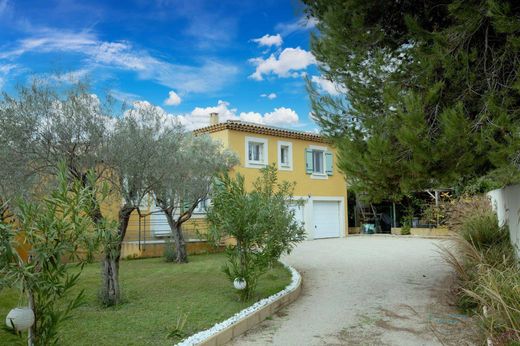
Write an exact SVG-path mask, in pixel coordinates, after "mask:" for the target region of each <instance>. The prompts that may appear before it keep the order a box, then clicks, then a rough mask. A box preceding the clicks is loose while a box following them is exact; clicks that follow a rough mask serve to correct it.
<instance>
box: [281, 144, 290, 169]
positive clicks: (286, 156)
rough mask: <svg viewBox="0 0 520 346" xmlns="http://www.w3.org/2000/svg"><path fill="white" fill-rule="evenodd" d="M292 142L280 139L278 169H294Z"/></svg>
mask: <svg viewBox="0 0 520 346" xmlns="http://www.w3.org/2000/svg"><path fill="white" fill-rule="evenodd" d="M292 156H293V155H292V143H291V142H282V141H278V169H279V170H286V171H290V170H292V161H293V158H292Z"/></svg>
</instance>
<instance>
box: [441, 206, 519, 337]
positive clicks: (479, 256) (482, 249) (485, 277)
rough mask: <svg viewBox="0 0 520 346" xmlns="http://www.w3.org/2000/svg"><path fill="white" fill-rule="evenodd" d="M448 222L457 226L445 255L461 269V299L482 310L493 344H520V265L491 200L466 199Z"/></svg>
mask: <svg viewBox="0 0 520 346" xmlns="http://www.w3.org/2000/svg"><path fill="white" fill-rule="evenodd" d="M451 215H452V216H451V219H450V222H449V224H450V225H451V227H452V229H453V230H454V231H455V232H456V233H455V235H454V236H453V238H452V239H453V242H452V244H453V247H452V248H444V249H443V250H444V258H445V260H446V261H447V262H448V263H449V264H450V265H451V266H452V267H453V268H454V269H455V271H456V273H457V274H458V278H459V280H458V287H457V288H456V291H457V296H458V304H459V306H460V307H461V308H462V309H463V310H465V311H473V312H475V313H477V314H478V315H480V318H481V321H482V327H483V329H484V331H485V333H486V335H487V336H488V337H489V338H490V339H491V340H492V341H493V344H494V345H520V265H519V262H518V259H516V258H515V255H514V250H513V247H512V245H511V242H510V239H509V232H508V230H507V228H506V227H500V226H499V224H498V219H497V216H496V214H495V213H494V212H493V211H492V209H491V206H490V204H489V202H488V201H487V200H486V199H485V198H483V197H478V198H473V199H469V200H468V199H463V200H460V201H459V202H458V203H456V204H455V205H454V207H453V212H452V214H451Z"/></svg>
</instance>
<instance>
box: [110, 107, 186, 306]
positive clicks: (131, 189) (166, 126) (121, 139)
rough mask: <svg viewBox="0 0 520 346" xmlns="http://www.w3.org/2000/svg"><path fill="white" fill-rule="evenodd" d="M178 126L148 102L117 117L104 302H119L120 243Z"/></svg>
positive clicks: (155, 179)
mask: <svg viewBox="0 0 520 346" xmlns="http://www.w3.org/2000/svg"><path fill="white" fill-rule="evenodd" d="M181 133H182V130H181V128H180V127H179V125H177V124H176V123H175V122H174V121H173V120H172V118H169V116H167V115H165V114H164V112H163V111H162V110H161V109H160V108H158V107H155V106H153V105H151V104H148V103H144V102H143V103H138V104H136V105H135V106H134V107H133V108H132V109H130V110H128V111H126V112H125V114H124V116H123V117H121V118H119V119H117V121H116V122H115V124H114V129H113V134H112V136H111V138H110V144H109V147H110V154H109V155H108V161H107V162H108V164H109V167H110V174H109V175H108V179H109V180H110V182H111V185H112V186H113V188H114V190H115V191H116V192H117V196H118V197H119V198H120V201H121V203H120V206H119V210H118V225H119V226H118V230H117V234H116V235H114V236H113V237H111V238H109V239H107V241H106V242H105V245H106V246H105V249H104V250H105V251H104V256H103V260H102V269H103V286H102V292H101V299H102V301H103V303H104V304H105V305H115V304H118V303H119V302H120V299H121V294H120V285H119V261H120V259H121V248H122V243H123V241H124V239H125V235H126V232H127V229H128V224H129V221H130V216H131V214H132V212H134V211H135V212H137V213H139V214H140V213H141V206H142V205H143V204H144V203H145V202H146V201H147V200H148V199H149V198H151V197H150V195H151V193H152V192H153V191H155V184H157V183H158V182H160V181H161V180H162V179H163V178H162V177H161V175H162V171H161V169H162V166H163V164H164V160H165V157H164V155H166V154H167V152H166V150H165V149H164V144H165V143H176V142H177V140H178V138H179V136H180V134H181Z"/></svg>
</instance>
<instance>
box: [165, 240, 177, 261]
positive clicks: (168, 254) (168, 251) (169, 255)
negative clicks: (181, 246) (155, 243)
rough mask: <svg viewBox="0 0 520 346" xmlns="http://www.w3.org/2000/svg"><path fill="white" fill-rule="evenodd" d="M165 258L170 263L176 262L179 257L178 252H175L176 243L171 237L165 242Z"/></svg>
mask: <svg viewBox="0 0 520 346" xmlns="http://www.w3.org/2000/svg"><path fill="white" fill-rule="evenodd" d="M163 255H164V260H165V261H166V262H168V263H172V262H175V261H176V259H177V253H176V252H175V244H174V243H173V242H172V241H171V239H170V238H168V239H166V241H165V242H164V253H163Z"/></svg>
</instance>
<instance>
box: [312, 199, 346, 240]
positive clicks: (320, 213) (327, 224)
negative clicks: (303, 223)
mask: <svg viewBox="0 0 520 346" xmlns="http://www.w3.org/2000/svg"><path fill="white" fill-rule="evenodd" d="M339 206H340V204H339V202H329V201H327V202H324V201H314V205H313V208H312V209H313V213H312V214H313V215H312V216H313V222H314V238H332V237H339V236H340V229H341V226H340V220H339V219H340V217H339V216H340V212H339Z"/></svg>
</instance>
